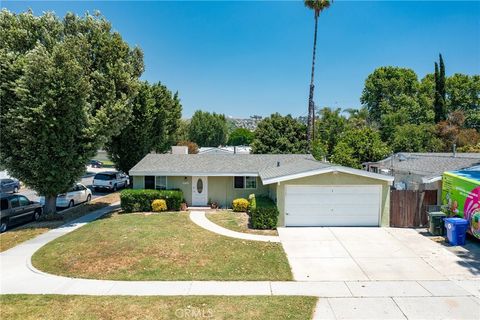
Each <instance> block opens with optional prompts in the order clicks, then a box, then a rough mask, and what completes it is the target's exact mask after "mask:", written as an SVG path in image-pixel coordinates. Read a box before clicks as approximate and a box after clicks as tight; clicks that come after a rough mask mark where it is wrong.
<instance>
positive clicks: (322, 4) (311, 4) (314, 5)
mask: <svg viewBox="0 0 480 320" xmlns="http://www.w3.org/2000/svg"><path fill="white" fill-rule="evenodd" d="M332 2H333V0H305V1H304V3H305V6H306V7H307V8H309V9H312V10H313V11H314V13H315V15H314V17H315V32H314V36H313V59H312V76H311V78H310V94H309V96H308V126H307V141H308V144H309V146H310V145H311V142H312V139H313V138H315V132H314V130H315V128H314V125H315V123H314V122H315V103H314V102H313V91H314V89H315V85H314V84H313V77H314V73H315V52H316V50H317V29H318V16H319V15H320V12H322V11H323V10H325V9H327V8H328V7H330V4H331V3H332Z"/></svg>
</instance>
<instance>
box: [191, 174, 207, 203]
mask: <svg viewBox="0 0 480 320" xmlns="http://www.w3.org/2000/svg"><path fill="white" fill-rule="evenodd" d="M207 204H208V177H192V206H206V205H207Z"/></svg>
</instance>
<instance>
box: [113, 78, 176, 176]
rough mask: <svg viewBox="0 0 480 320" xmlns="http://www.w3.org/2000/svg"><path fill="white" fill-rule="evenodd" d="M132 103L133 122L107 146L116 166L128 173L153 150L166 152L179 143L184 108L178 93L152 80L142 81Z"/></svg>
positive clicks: (131, 120)
mask: <svg viewBox="0 0 480 320" xmlns="http://www.w3.org/2000/svg"><path fill="white" fill-rule="evenodd" d="M132 106H133V110H132V117H131V119H130V121H129V123H128V124H127V125H126V126H125V127H124V128H123V129H122V132H121V133H120V134H118V135H117V136H115V137H112V139H111V140H110V141H109V142H108V143H107V144H106V146H105V149H106V150H107V152H108V155H109V157H110V159H111V160H112V161H113V163H114V164H115V167H116V168H117V169H118V170H122V171H124V172H127V173H128V171H129V170H130V169H131V168H132V167H133V166H134V165H135V164H136V163H137V162H138V161H140V160H141V159H142V158H143V157H144V156H145V155H147V154H148V153H149V152H151V151H156V152H165V151H166V150H168V149H169V148H170V147H171V146H172V145H174V144H176V141H175V135H176V130H177V128H178V123H179V120H180V116H181V110H182V107H181V105H180V101H179V99H178V95H177V94H172V93H171V92H170V91H169V90H168V89H167V88H166V87H165V86H163V85H161V84H160V83H156V84H153V85H150V84H149V83H148V82H142V83H141V84H140V87H139V92H138V95H137V96H136V97H135V98H134V100H133V102H132Z"/></svg>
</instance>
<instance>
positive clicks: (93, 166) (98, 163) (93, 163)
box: [90, 160, 103, 168]
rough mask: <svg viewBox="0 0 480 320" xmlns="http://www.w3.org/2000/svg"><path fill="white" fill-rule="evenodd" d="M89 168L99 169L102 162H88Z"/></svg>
mask: <svg viewBox="0 0 480 320" xmlns="http://www.w3.org/2000/svg"><path fill="white" fill-rule="evenodd" d="M90 167H92V168H101V167H103V162H102V161H99V160H90Z"/></svg>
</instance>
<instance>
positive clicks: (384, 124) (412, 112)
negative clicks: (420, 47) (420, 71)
mask: <svg viewBox="0 0 480 320" xmlns="http://www.w3.org/2000/svg"><path fill="white" fill-rule="evenodd" d="M427 84H428V82H426V84H425V85H427ZM422 85H423V84H420V83H419V82H418V79H417V75H416V74H415V72H413V70H411V69H405V68H398V67H381V68H378V69H376V70H375V71H374V72H373V73H372V74H370V75H369V76H368V78H367V80H366V81H365V88H364V90H363V93H362V96H361V102H362V103H363V104H364V106H365V107H366V108H367V109H368V114H369V120H370V122H372V123H373V124H375V125H377V126H378V127H379V128H380V133H381V137H382V139H383V140H385V141H389V142H391V141H392V139H393V135H394V133H395V128H396V127H397V126H398V125H404V124H422V123H431V122H432V121H433V118H434V112H433V108H432V106H431V105H430V100H429V96H428V94H427V93H425V92H424V91H425V90H427V89H423V88H422Z"/></svg>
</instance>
